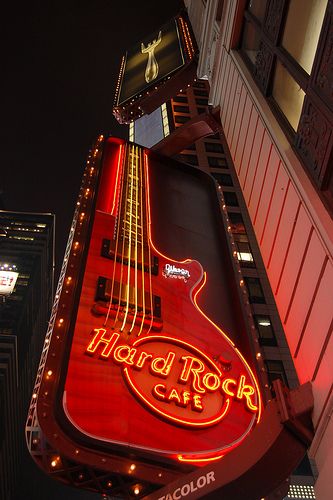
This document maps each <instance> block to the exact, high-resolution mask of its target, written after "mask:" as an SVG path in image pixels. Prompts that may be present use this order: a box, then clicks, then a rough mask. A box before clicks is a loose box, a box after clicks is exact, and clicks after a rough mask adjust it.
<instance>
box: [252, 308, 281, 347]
mask: <svg viewBox="0 0 333 500" xmlns="http://www.w3.org/2000/svg"><path fill="white" fill-rule="evenodd" d="M254 321H255V323H256V327H257V330H258V333H259V342H260V344H261V345H276V344H277V343H276V338H275V335H274V330H273V326H272V322H271V318H270V317H269V316H267V315H262V314H261V315H259V314H255V315H254Z"/></svg>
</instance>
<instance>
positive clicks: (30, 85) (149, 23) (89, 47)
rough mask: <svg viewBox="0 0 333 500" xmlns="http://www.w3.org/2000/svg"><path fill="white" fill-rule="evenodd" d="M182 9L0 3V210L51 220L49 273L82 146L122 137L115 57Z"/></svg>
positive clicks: (66, 223) (61, 245)
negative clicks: (115, 111) (0, 9)
mask: <svg viewBox="0 0 333 500" xmlns="http://www.w3.org/2000/svg"><path fill="white" fill-rule="evenodd" d="M182 6H183V2H182V0H168V1H167V2H162V1H159V2H158V1H156V0H144V1H140V2H137V1H134V0H133V1H131V2H128V1H117V2H116V1H114V0H91V1H89V2H88V1H86V0H80V1H78V0H77V1H75V0H73V1H70V0H69V1H67V2H64V1H61V0H60V1H54V0H47V1H45V0H43V1H42V0H35V1H34V0H32V1H31V2H23V3H20V5H19V6H18V4H16V3H15V2H12V3H10V4H9V5H7V6H6V11H7V15H6V17H4V16H3V17H2V25H3V26H2V33H3V34H5V42H4V43H3V45H2V48H3V51H2V52H3V55H2V61H1V65H2V72H1V73H2V76H1V84H2V92H1V95H2V106H1V120H2V131H1V139H0V140H1V151H2V161H1V176H0V190H1V191H2V195H1V198H2V207H1V208H3V209H5V210H13V211H23V212H24V211H26V212H47V213H54V214H55V215H56V269H57V273H58V272H59V267H60V265H61V261H62V258H63V254H64V250H65V245H66V241H67V236H68V231H69V227H70V223H71V220H72V216H73V212H74V206H75V202H76V197H77V194H78V190H79V187H80V182H81V176H82V173H83V168H84V164H85V159H86V157H87V154H88V150H89V148H90V146H91V144H92V143H93V142H94V140H95V138H96V137H97V136H98V135H99V134H100V133H112V134H113V135H116V136H119V137H125V138H126V137H127V126H124V125H123V126H121V125H119V124H118V122H117V121H116V120H115V118H114V117H113V115H112V104H113V98H114V90H115V83H116V78H117V75H118V72H119V65H120V61H121V56H122V55H123V53H124V51H125V50H126V49H127V48H128V47H130V46H131V45H132V44H133V43H135V42H137V41H139V40H140V38H141V37H143V36H145V35H149V33H150V32H153V31H155V30H156V29H158V28H159V26H160V25H162V24H163V23H164V22H166V21H167V20H168V19H169V18H170V17H172V16H173V15H175V14H177V13H178V12H179V10H180V9H181V8H182Z"/></svg>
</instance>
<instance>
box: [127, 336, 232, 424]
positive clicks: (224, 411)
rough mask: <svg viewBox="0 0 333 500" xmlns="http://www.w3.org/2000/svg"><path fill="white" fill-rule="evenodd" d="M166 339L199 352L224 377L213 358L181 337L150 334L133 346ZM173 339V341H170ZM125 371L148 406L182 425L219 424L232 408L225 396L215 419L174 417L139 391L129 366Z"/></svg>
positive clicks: (133, 386)
mask: <svg viewBox="0 0 333 500" xmlns="http://www.w3.org/2000/svg"><path fill="white" fill-rule="evenodd" d="M163 340H164V341H166V342H169V343H172V342H174V343H175V344H176V345H177V344H178V345H179V344H181V345H183V346H185V347H187V348H188V349H189V350H190V351H192V352H193V351H194V352H196V353H199V354H200V355H201V356H202V357H203V358H204V359H205V360H206V361H207V364H208V366H209V365H211V366H213V367H214V368H215V370H216V371H217V373H218V374H219V375H220V376H221V377H222V373H221V371H220V369H219V368H218V366H216V365H215V363H214V361H213V360H212V359H210V358H209V357H208V356H207V355H206V354H205V353H203V352H202V351H201V350H200V349H198V348H197V347H194V346H193V345H191V344H189V343H188V342H186V341H184V340H180V339H176V338H174V337H167V336H165V335H151V336H148V337H141V338H139V339H137V340H136V341H135V342H133V344H132V346H133V347H137V346H138V345H139V344H142V343H145V342H146V343H148V342H150V341H151V342H154V341H163ZM170 341H171V342H170ZM123 371H124V373H125V375H126V380H127V381H128V383H129V384H130V387H131V388H132V390H133V391H134V392H135V394H136V395H137V396H138V397H139V398H140V399H141V400H142V401H144V402H145V403H146V404H147V406H148V407H149V408H151V409H152V410H153V411H155V412H157V413H158V414H160V415H162V416H163V417H165V418H167V419H169V420H172V421H174V422H176V423H178V424H180V425H183V426H185V427H187V426H189V427H199V428H202V427H208V426H211V425H215V424H217V423H218V422H220V421H221V420H222V419H223V418H224V417H225V416H226V414H227V412H228V411H229V409H230V404H231V402H230V399H229V398H225V401H224V404H223V406H222V410H221V411H222V413H221V414H220V415H219V416H218V417H216V418H214V419H210V420H206V421H204V420H202V421H201V422H200V421H199V422H198V421H193V420H189V419H186V420H185V419H180V418H178V417H174V416H173V415H170V414H168V412H165V411H163V410H160V409H159V408H157V407H155V405H153V404H152V403H150V401H148V400H147V398H146V397H145V396H143V395H142V393H141V392H140V391H139V389H138V388H137V387H136V386H135V385H134V382H133V381H132V380H131V377H130V375H129V373H128V367H127V366H123Z"/></svg>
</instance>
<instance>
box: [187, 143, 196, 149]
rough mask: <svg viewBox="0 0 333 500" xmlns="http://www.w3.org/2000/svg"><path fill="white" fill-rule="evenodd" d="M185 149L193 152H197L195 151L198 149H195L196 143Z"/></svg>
mask: <svg viewBox="0 0 333 500" xmlns="http://www.w3.org/2000/svg"><path fill="white" fill-rule="evenodd" d="M185 149H189V150H191V151H195V150H196V148H195V144H194V143H193V144H190V145H189V146H186V148H185Z"/></svg>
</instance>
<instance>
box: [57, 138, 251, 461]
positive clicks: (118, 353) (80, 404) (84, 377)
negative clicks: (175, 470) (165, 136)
mask: <svg viewBox="0 0 333 500" xmlns="http://www.w3.org/2000/svg"><path fill="white" fill-rule="evenodd" d="M119 142H120V141H115V140H112V139H108V140H107V141H106V142H105V146H104V156H103V157H104V160H103V171H102V175H101V180H100V187H99V194H98V198H97V202H96V207H95V212H94V217H93V223H92V229H91V237H90V244H89V248H88V251H87V258H86V265H85V269H84V272H83V274H82V285H81V288H80V293H79V297H78V307H77V313H76V318H75V324H74V326H73V329H72V342H71V346H70V350H69V358H68V367H67V372H66V375H65V377H64V383H63V390H62V396H61V399H62V408H63V414H64V418H65V420H66V421H67V423H66V425H67V426H68V427H70V428H72V429H74V432H75V433H76V435H78V436H79V437H80V436H81V439H82V442H85V443H90V446H92V447H93V446H97V447H101V446H102V447H109V448H110V449H111V450H112V452H113V453H114V452H115V451H116V450H118V451H119V452H120V453H122V454H126V453H131V454H132V455H134V456H146V457H149V459H150V460H151V459H152V458H154V457H155V459H156V460H157V461H161V460H162V461H164V462H165V463H169V462H170V461H171V462H173V461H193V462H195V463H198V464H200V463H201V462H202V463H204V461H206V460H208V459H214V458H216V457H221V456H223V455H224V454H225V453H227V452H228V451H230V450H231V449H233V448H234V447H235V446H237V445H239V444H240V442H242V440H243V439H244V438H245V437H246V436H247V434H248V433H249V432H250V431H251V430H252V428H253V427H254V425H255V424H256V423H257V421H258V419H259V416H260V395H259V391H258V387H257V383H256V380H255V377H254V375H253V373H252V371H251V369H250V367H249V365H248V364H247V363H246V361H245V359H244V358H243V356H242V355H241V353H240V352H239V351H238V349H236V347H235V346H234V344H233V343H232V341H231V340H230V339H229V338H228V336H227V334H226V333H225V332H223V331H222V330H221V329H220V328H219V327H218V326H217V325H215V323H214V322H213V321H212V320H210V319H209V318H208V317H207V316H206V314H205V312H204V311H203V310H201V308H200V305H199V304H200V294H201V292H202V290H203V289H204V287H206V286H209V283H208V284H206V273H205V270H204V269H203V267H202V266H201V264H200V263H199V262H197V261H195V260H190V259H188V258H187V257H188V256H187V255H184V256H183V258H184V260H182V261H176V260H174V259H172V258H169V257H168V255H165V254H164V253H163V249H160V248H158V243H157V242H155V241H154V227H153V221H154V218H153V217H152V216H151V210H152V209H151V193H150V170H149V169H150V165H149V156H148V155H147V154H146V152H145V151H144V150H143V149H142V148H139V147H138V146H132V145H126V144H124V143H120V144H119ZM221 307H223V304H222V305H221Z"/></svg>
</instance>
